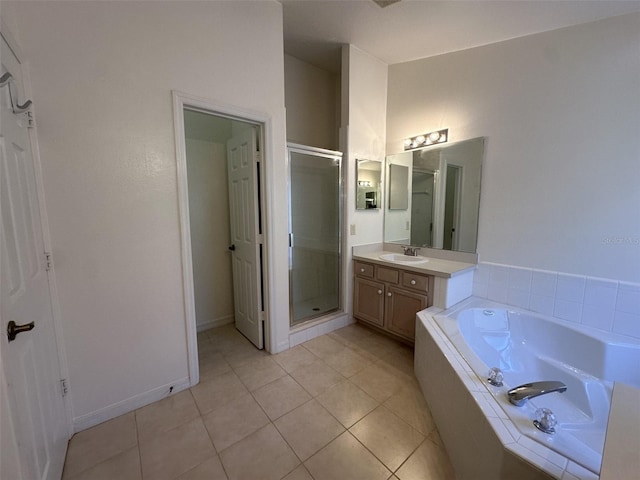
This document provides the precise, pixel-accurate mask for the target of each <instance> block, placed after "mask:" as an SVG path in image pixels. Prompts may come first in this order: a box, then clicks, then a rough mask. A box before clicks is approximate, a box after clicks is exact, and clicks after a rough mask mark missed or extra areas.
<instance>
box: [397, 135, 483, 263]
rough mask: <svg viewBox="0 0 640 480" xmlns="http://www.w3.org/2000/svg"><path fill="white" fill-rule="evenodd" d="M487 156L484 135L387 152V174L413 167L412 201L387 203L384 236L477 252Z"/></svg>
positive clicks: (409, 184) (409, 185) (410, 177)
mask: <svg viewBox="0 0 640 480" xmlns="http://www.w3.org/2000/svg"><path fill="white" fill-rule="evenodd" d="M483 156H484V138H482V137H479V138H474V139H471V140H465V141H462V142H456V143H452V144H448V145H445V146H438V147H426V148H423V149H418V150H411V151H408V152H403V153H399V154H396V155H389V156H387V159H386V172H387V178H390V172H391V171H392V170H394V169H396V168H397V167H395V166H396V165H400V166H404V167H408V171H409V174H408V178H407V180H406V181H405V182H406V185H404V188H406V189H408V192H409V195H408V200H409V205H408V208H407V209H405V210H397V209H393V208H389V206H387V208H385V212H384V241H385V242H387V243H399V244H403V245H414V246H418V247H431V248H440V249H443V250H455V251H460V252H470V253H475V252H476V244H477V238H478V213H479V208H480V179H481V172H482V158H483ZM388 188H390V186H388ZM395 188H397V189H399V190H400V189H402V188H403V186H400V185H396V186H395ZM389 192H391V190H389Z"/></svg>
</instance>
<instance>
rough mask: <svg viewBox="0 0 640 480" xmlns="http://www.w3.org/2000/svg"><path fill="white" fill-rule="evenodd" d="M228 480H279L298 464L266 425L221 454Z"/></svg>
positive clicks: (281, 439) (291, 453)
mask: <svg viewBox="0 0 640 480" xmlns="http://www.w3.org/2000/svg"><path fill="white" fill-rule="evenodd" d="M220 459H221V460H222V465H223V466H224V468H225V471H226V472H227V475H228V477H229V479H230V480H249V479H262V480H280V479H281V478H282V477H284V476H285V475H287V474H288V473H290V472H291V471H293V469H295V468H296V467H297V466H298V464H299V463H300V461H299V460H298V457H296V455H295V453H293V451H292V450H291V449H290V448H289V446H288V445H287V443H286V442H285V441H284V439H283V438H282V437H281V436H280V434H279V433H278V431H277V430H276V428H275V427H274V426H273V425H272V424H269V425H267V426H266V427H263V428H261V429H260V430H258V431H257V432H255V433H253V434H251V435H249V436H248V437H247V438H245V439H244V440H241V441H239V442H238V443H235V444H233V445H232V446H230V447H229V448H227V449H226V450H224V451H222V453H221V454H220Z"/></svg>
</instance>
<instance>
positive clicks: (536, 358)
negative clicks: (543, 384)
mask: <svg viewBox="0 0 640 480" xmlns="http://www.w3.org/2000/svg"><path fill="white" fill-rule="evenodd" d="M418 319H419V322H418V326H419V328H418V330H420V329H421V328H422V330H424V331H427V332H429V333H430V334H431V336H432V337H433V338H432V340H433V341H434V342H435V343H436V344H437V345H438V346H439V347H440V349H441V350H442V353H443V355H444V357H446V358H447V359H448V360H449V361H450V364H451V365H452V367H453V370H455V371H456V373H457V374H458V376H459V377H460V378H461V379H462V380H463V383H464V385H465V386H466V387H467V389H468V391H469V395H470V396H471V397H472V398H474V399H475V401H476V403H477V404H478V405H479V407H480V408H479V410H480V411H482V412H484V413H487V412H489V413H488V418H487V420H488V421H489V423H490V424H491V426H492V427H493V429H494V431H496V428H497V429H498V430H501V431H500V432H498V433H497V435H498V436H499V437H500V439H501V440H502V443H503V444H505V448H508V449H509V450H510V452H511V453H515V454H518V455H520V456H521V457H523V458H524V459H525V461H527V462H530V463H533V464H534V465H536V466H537V467H538V468H540V469H542V470H543V471H544V472H546V474H548V475H549V476H551V477H555V478H575V477H577V478H589V474H588V472H587V473H585V474H580V475H578V474H576V473H575V472H582V470H581V469H580V468H578V467H577V466H576V467H575V468H573V470H574V473H572V474H571V475H573V477H571V476H569V475H567V476H566V477H564V476H563V475H565V472H566V471H567V469H568V468H569V466H570V465H575V464H577V465H579V466H582V467H584V468H586V469H587V470H588V471H589V472H592V474H593V475H594V477H597V475H598V474H599V471H600V464H601V461H602V451H603V447H604V438H605V432H606V426H607V419H608V414H609V405H610V399H611V391H612V387H613V382H614V381H621V382H624V383H628V384H631V385H634V386H636V387H640V342H639V341H638V340H635V339H631V338H628V337H623V336H620V335H614V334H610V333H607V332H601V331H598V330H595V329H590V328H586V327H581V326H579V325H575V324H571V323H569V322H565V321H562V320H557V319H553V318H549V317H544V316H541V315H538V314H535V313H533V312H528V311H524V310H518V309H514V308H513V307H509V306H505V305H500V304H496V303H493V302H490V301H487V300H484V299H477V298H474V297H472V298H470V299H467V300H465V301H463V302H461V303H459V304H457V305H455V306H454V307H453V308H451V309H449V310H446V311H444V312H440V313H438V314H435V315H430V314H429V313H428V312H421V313H420V314H419V315H418ZM434 326H437V327H439V328H437V329H434ZM420 327H421V328H420ZM441 333H444V334H445V336H442V335H441ZM418 337H420V335H418ZM422 338H424V335H423V336H422ZM419 344H420V340H419V339H417V340H416V358H418V357H420V355H419V354H418V352H417V350H418V348H422V347H420V345H419ZM491 367H498V368H500V369H501V370H502V371H503V373H504V386H503V387H494V386H491V385H489V384H488V383H487V382H486V378H487V373H488V371H489V368H491ZM421 369H422V370H424V368H422V367H421V366H419V365H418V360H416V374H417V375H418V370H421ZM427 369H428V368H427ZM472 372H473V374H475V375H470V374H471V373H472ZM434 374H435V372H432V373H431V374H428V376H429V378H425V379H424V380H423V381H421V384H422V383H423V382H424V383H426V384H428V385H433V381H434V378H433V375H434ZM418 378H419V380H420V376H419V375H418ZM542 380H559V381H561V382H563V383H565V384H566V385H567V391H566V392H565V393H562V394H561V393H551V394H546V395H542V396H539V397H536V398H533V399H531V400H529V401H528V402H527V403H526V404H525V405H524V406H522V407H516V406H514V405H512V404H510V403H509V401H508V400H507V396H506V392H507V390H508V389H510V388H513V387H515V386H518V385H520V384H523V383H530V382H534V381H542ZM428 385H423V390H429V386H428ZM429 395H430V396H431V397H433V396H434V393H433V392H430V393H429ZM454 395H456V394H454ZM425 396H428V395H427V394H426V393H425ZM427 400H429V398H427ZM434 401H435V400H434ZM436 403H437V401H436ZM454 403H455V402H454ZM541 407H546V408H549V409H551V410H552V411H553V412H554V413H555V415H556V417H557V420H558V425H557V426H556V433H555V435H549V434H545V433H542V432H540V431H539V430H537V429H536V428H535V427H534V425H533V423H532V419H533V416H534V412H535V410H536V409H537V408H541ZM443 411H444V410H443ZM434 416H435V415H434ZM492 417H493V418H492ZM445 421H446V420H445ZM436 422H437V423H438V419H437V418H436ZM471 422H472V423H473V421H472V420H471ZM439 427H440V425H439ZM503 427H504V428H503ZM445 443H446V442H445ZM527 452H531V453H533V454H535V455H536V458H535V459H534V460H537V462H536V461H531V459H530V458H527V457H526V454H527ZM554 452H555V453H554ZM540 458H542V459H543V461H542V462H541V461H540ZM541 463H542V465H541ZM547 467H548V468H547ZM556 467H557V468H556Z"/></svg>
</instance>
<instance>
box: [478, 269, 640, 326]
mask: <svg viewBox="0 0 640 480" xmlns="http://www.w3.org/2000/svg"><path fill="white" fill-rule="evenodd" d="M473 294H474V295H475V296H477V297H482V298H486V299H489V300H493V301H496V302H500V303H506V304H508V305H513V306H515V307H521V308H527V309H529V310H533V311H535V312H538V313H542V314H544V315H549V316H552V317H556V318H560V319H563V320H568V321H570V322H575V323H578V324H583V325H588V326H590V327H595V328H598V329H600V330H605V331H608V332H614V333H619V334H622V335H629V336H633V337H636V338H640V284H638V283H629V282H618V281H616V280H608V279H603V278H593V277H586V276H581V275H570V274H566V273H560V272H550V271H546V270H535V269H531V268H522V267H515V266H510V265H500V264H496V263H487V262H483V263H479V264H478V268H477V270H476V271H475V275H474V280H473Z"/></svg>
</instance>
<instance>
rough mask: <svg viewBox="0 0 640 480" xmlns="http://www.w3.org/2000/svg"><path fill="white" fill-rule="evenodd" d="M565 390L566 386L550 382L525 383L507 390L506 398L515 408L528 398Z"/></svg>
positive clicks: (553, 381)
mask: <svg viewBox="0 0 640 480" xmlns="http://www.w3.org/2000/svg"><path fill="white" fill-rule="evenodd" d="M566 390H567V386H566V385H565V384H564V383H562V382H558V381H555V380H551V381H546V382H532V383H525V384H523V385H520V386H518V387H515V388H512V389H511V390H509V391H508V392H507V396H508V397H509V401H510V402H511V403H513V404H514V405H515V406H516V407H521V406H522V405H524V404H525V402H526V401H527V400H529V399H530V398H533V397H538V396H540V395H545V394H547V393H552V392H560V393H562V392H564V391H566Z"/></svg>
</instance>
